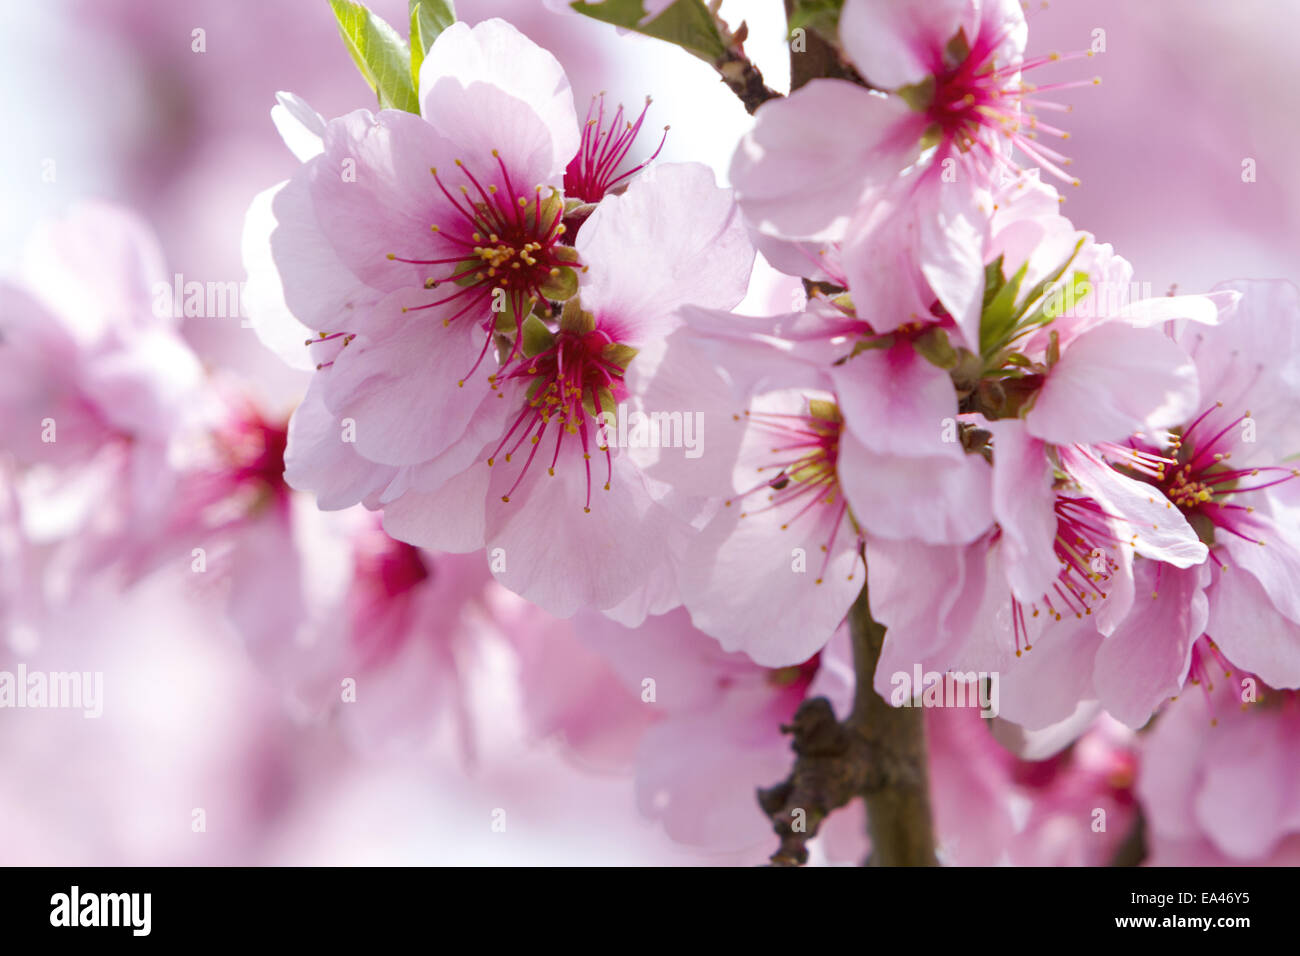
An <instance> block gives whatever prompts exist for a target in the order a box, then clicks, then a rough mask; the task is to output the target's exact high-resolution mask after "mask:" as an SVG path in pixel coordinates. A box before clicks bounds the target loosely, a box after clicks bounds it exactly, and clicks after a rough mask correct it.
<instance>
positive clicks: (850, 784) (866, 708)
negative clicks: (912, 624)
mask: <svg viewBox="0 0 1300 956" xmlns="http://www.w3.org/2000/svg"><path fill="white" fill-rule="evenodd" d="M848 619H849V632H850V637H851V639H852V642H853V669H854V675H855V678H856V687H855V691H854V698H853V710H852V712H851V713H850V714H849V717H848V718H847V719H846V720H844V721H842V722H841V721H837V720H836V719H835V714H834V711H833V710H832V709H831V705H830V703H829V702H828V701H827V700H826V699H825V698H824V697H817V698H813V699H811V700H806V701H804V702H803V704H802V705H800V707H799V710H798V711H797V712H796V713H795V716H794V720H793V721H792V722H791V723H790V724H789V725H787V726H784V727H782V728H781V730H782V732H784V733H789V734H791V735H792V736H793V737H794V741H793V743H792V745H791V746H792V748H793V750H794V752H795V754H796V757H795V762H794V767H793V768H792V769H791V771H790V776H789V777H787V778H786V779H785V780H783V781H781V782H780V783H778V784H776V785H775V786H773V787H769V788H768V789H766V790H759V792H758V802H759V806H761V807H762V808H763V812H764V813H766V814H767V815H768V817H769V818H771V820H772V828H773V830H775V831H776V833H777V835H778V836H779V837H780V838H781V844H780V847H779V848H778V849H777V851H776V852H775V853H774V854H772V863H773V865H776V866H798V865H801V864H803V863H806V862H807V861H808V848H807V843H808V841H809V840H811V839H812V838H813V837H815V836H816V835H817V831H818V830H819V829H820V827H821V824H822V821H824V820H825V819H826V817H827V816H829V815H830V814H831V812H832V811H834V810H837V809H839V808H840V807H843V806H845V805H846V804H848V803H849V802H851V801H852V800H853V799H854V798H855V797H861V798H862V799H863V800H864V801H865V802H866V807H867V821H868V832H869V834H870V836H871V858H870V860H869V861H868V863H869V865H871V866H933V865H935V863H936V860H935V856H934V831H933V827H932V824H931V822H930V792H929V773H928V771H927V763H926V750H925V725H924V724H923V722H922V711H921V710H920V709H918V708H912V707H901V708H900V707H891V706H889V704H887V703H886V702H885V701H884V700H883V699H882V698H881V697H880V696H879V695H878V694H877V693H876V692H875V689H874V687H873V686H872V684H873V678H874V675H875V670H876V664H877V662H878V661H879V659H880V649H881V646H882V645H883V644H884V640H885V629H884V627H883V626H881V625H880V624H879V623H877V622H876V621H875V620H873V619H872V617H871V610H870V603H869V597H868V593H867V588H866V586H865V585H864V586H863V588H862V593H861V594H859V595H858V599H857V600H856V601H855V602H854V603H853V607H852V608H851V609H850V611H849V618H848Z"/></svg>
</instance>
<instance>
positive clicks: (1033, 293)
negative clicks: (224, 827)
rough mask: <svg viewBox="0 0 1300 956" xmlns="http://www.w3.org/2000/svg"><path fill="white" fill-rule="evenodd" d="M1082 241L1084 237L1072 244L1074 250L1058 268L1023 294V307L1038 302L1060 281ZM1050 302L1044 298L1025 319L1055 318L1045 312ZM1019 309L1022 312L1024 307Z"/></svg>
mask: <svg viewBox="0 0 1300 956" xmlns="http://www.w3.org/2000/svg"><path fill="white" fill-rule="evenodd" d="M1084 241H1085V239H1084V238H1080V239H1079V241H1078V242H1076V243H1075V244H1074V251H1073V252H1071V253H1070V258H1068V259H1066V260H1065V261H1064V262H1062V263H1061V264H1060V266H1059V267H1058V268H1056V269H1055V270H1053V271H1052V273H1051V275H1048V276H1046V277H1045V278H1044V279H1043V281H1042V282H1040V283H1038V284H1037V285H1036V286H1034V287H1033V288H1032V289H1030V290H1029V294H1028V295H1026V296H1025V308H1028V307H1029V306H1030V305H1032V304H1033V303H1035V302H1038V300H1039V299H1042V298H1043V296H1044V295H1045V294H1046V292H1047V290H1048V289H1050V288H1051V287H1052V286H1054V285H1056V283H1057V282H1059V281H1060V279H1061V276H1063V275H1065V270H1066V269H1068V268H1070V263H1072V262H1073V261H1074V260H1075V257H1076V256H1078V255H1079V250H1080V249H1082V248H1083V243H1084ZM1050 304H1051V303H1049V302H1048V301H1047V300H1046V299H1044V301H1043V302H1041V303H1040V304H1039V307H1038V308H1037V309H1035V310H1034V315H1033V316H1030V317H1028V318H1027V319H1026V321H1027V322H1028V321H1036V318H1035V317H1043V316H1045V317H1046V318H1048V319H1049V320H1050V319H1054V318H1056V315H1055V314H1052V315H1047V314H1046V309H1047V307H1048V306H1049V305H1050ZM1021 311H1022V312H1023V311H1024V309H1022V310H1021Z"/></svg>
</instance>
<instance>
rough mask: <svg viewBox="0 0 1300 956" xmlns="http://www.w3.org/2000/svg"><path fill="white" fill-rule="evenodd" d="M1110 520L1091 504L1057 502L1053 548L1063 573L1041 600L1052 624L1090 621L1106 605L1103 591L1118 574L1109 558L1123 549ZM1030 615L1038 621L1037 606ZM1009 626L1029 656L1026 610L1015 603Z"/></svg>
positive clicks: (1087, 500) (1080, 500)
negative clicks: (1070, 616) (1069, 619)
mask: <svg viewBox="0 0 1300 956" xmlns="http://www.w3.org/2000/svg"><path fill="white" fill-rule="evenodd" d="M1108 518H1109V516H1108V515H1107V513H1106V512H1105V510H1104V509H1103V508H1102V507H1101V506H1100V505H1099V504H1097V502H1095V501H1093V500H1092V499H1091V498H1068V497H1065V496H1058V497H1057V499H1056V540H1055V541H1054V542H1053V545H1052V547H1053V550H1054V551H1055V553H1056V560H1057V561H1059V562H1060V564H1061V571H1060V574H1059V575H1057V578H1056V582H1055V583H1054V584H1053V585H1052V588H1051V590H1050V591H1048V592H1047V593H1046V594H1044V595H1043V597H1042V599H1041V602H1042V605H1043V608H1042V609H1045V610H1046V611H1047V613H1048V615H1049V616H1050V617H1051V618H1052V619H1053V620H1056V621H1059V620H1061V618H1062V617H1064V616H1065V615H1066V614H1073V615H1074V616H1075V617H1076V618H1082V617H1084V616H1086V615H1090V614H1092V609H1093V607H1094V606H1095V605H1096V604H1097V603H1098V602H1100V601H1104V600H1105V599H1106V591H1105V590H1104V588H1105V585H1106V583H1107V582H1108V581H1109V580H1110V579H1111V577H1112V576H1113V575H1114V574H1115V572H1116V571H1117V570H1119V563H1118V562H1117V561H1116V560H1115V559H1114V557H1113V556H1112V555H1113V553H1114V551H1115V550H1116V549H1117V548H1118V547H1120V545H1121V544H1122V542H1121V540H1120V539H1119V538H1118V537H1116V535H1115V534H1114V533H1113V532H1112V531H1111V530H1110V529H1109V525H1108V523H1107V522H1108ZM1030 610H1031V616H1032V617H1038V612H1039V610H1040V608H1039V607H1038V602H1035V603H1034V604H1033V605H1031V606H1030ZM1011 622H1012V631H1013V633H1014V635H1015V641H1016V656H1017V657H1019V656H1020V655H1021V651H1022V650H1024V651H1028V650H1032V649H1033V645H1031V644H1030V643H1029V629H1028V626H1027V622H1026V620H1025V609H1024V605H1022V604H1021V603H1020V602H1019V601H1018V600H1016V598H1014V597H1012V599H1011ZM1022 645H1023V647H1022Z"/></svg>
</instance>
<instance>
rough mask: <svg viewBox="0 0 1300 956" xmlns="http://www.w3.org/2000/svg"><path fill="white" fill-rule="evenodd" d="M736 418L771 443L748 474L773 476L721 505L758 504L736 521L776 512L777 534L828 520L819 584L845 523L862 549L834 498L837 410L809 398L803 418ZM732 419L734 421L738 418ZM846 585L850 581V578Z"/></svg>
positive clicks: (754, 414) (840, 423)
mask: <svg viewBox="0 0 1300 956" xmlns="http://www.w3.org/2000/svg"><path fill="white" fill-rule="evenodd" d="M742 414H743V416H744V418H745V419H747V420H748V421H749V422H750V424H751V425H752V426H754V427H757V428H759V429H760V430H761V431H762V434H763V436H764V437H765V438H768V437H770V438H771V440H772V442H773V444H772V446H771V449H770V454H771V455H772V456H774V457H773V458H772V459H771V460H769V461H765V462H764V464H762V465H759V466H757V467H756V468H755V469H754V471H755V472H756V473H757V474H759V475H764V474H765V473H771V472H775V474H773V475H771V476H770V477H763V478H762V479H761V480H760V481H759V482H758V483H757V484H756V485H754V486H753V487H751V488H749V489H748V490H746V491H743V492H741V493H740V494H738V495H737V496H736V497H735V498H728V499H727V500H726V501H725V502H724V505H725V506H726V507H728V508H730V507H731V506H732V503H733V502H734V501H744V500H746V499H750V500H755V496H761V498H760V499H758V500H761V501H762V502H763V503H762V504H761V505H760V506H759V507H758V508H756V509H754V508H748V507H747V509H746V510H745V511H742V512H741V513H740V517H741V518H742V519H744V518H749V517H752V516H754V515H759V514H765V513H767V512H777V513H778V514H779V515H780V517H781V530H782V531H786V530H789V528H790V527H791V526H792V525H795V524H797V523H800V522H806V523H808V524H810V525H812V526H816V525H817V524H818V523H819V522H821V521H824V520H827V519H829V524H830V533H829V535H828V537H827V540H826V543H825V544H823V545H821V551H822V564H821V569H820V571H819V572H818V575H817V579H816V582H815V583H817V584H821V583H822V582H823V581H824V579H825V573H826V567H827V565H828V564H830V560H831V554H832V549H833V548H834V546H835V540H836V538H837V537H838V536H839V531H840V526H841V525H842V524H843V523H844V519H845V518H848V521H849V524H850V526H851V527H852V528H853V530H854V533H855V534H856V535H857V538H858V544H859V546H861V544H862V533H861V531H860V530H859V529H858V527H857V523H856V522H855V521H854V520H853V516H852V514H850V513H849V510H848V501H847V500H846V499H845V498H844V496H843V495H842V494H841V493H840V482H839V477H838V475H837V473H836V470H835V469H836V464H837V462H838V460H839V448H840V431H841V429H842V428H843V427H844V419H843V418H842V417H841V415H840V410H839V407H838V406H836V405H835V403H834V402H831V401H826V400H824V399H811V398H810V399H808V411H807V413H805V414H781V413H776V412H760V411H749V410H746V411H745V412H743V413H742ZM735 418H736V419H737V420H740V418H741V416H740V415H737V416H735ZM855 573H856V572H855ZM849 579H850V580H852V579H853V574H850V575H849Z"/></svg>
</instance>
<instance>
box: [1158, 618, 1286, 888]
mask: <svg viewBox="0 0 1300 956" xmlns="http://www.w3.org/2000/svg"><path fill="white" fill-rule="evenodd" d="M1194 659H1195V667H1194V678H1195V680H1196V682H1197V683H1198V684H1200V685H1201V686H1200V688H1188V690H1187V692H1186V693H1184V694H1183V695H1181V696H1180V697H1179V698H1178V699H1177V700H1175V701H1173V702H1172V703H1170V704H1169V705H1168V706H1167V707H1166V708H1165V710H1164V711H1162V713H1161V715H1160V719H1159V720H1157V721H1156V723H1155V727H1154V729H1152V730H1151V732H1150V733H1149V734H1147V735H1146V736H1145V738H1144V740H1143V745H1142V764H1141V772H1140V775H1139V777H1138V785H1137V789H1138V794H1139V796H1140V797H1141V800H1142V805H1143V808H1144V809H1145V811H1146V814H1147V819H1148V822H1149V832H1150V836H1149V841H1150V843H1151V847H1152V862H1153V863H1155V864H1162V863H1163V864H1166V865H1167V864H1171V863H1172V864H1186V863H1191V862H1200V863H1203V864H1215V865H1222V864H1230V865H1241V864H1243V863H1264V864H1268V863H1274V864H1276V863H1281V862H1283V861H1285V860H1286V859H1287V858H1288V856H1289V858H1290V859H1291V861H1292V862H1294V860H1295V852H1296V846H1297V837H1298V836H1300V769H1298V768H1300V759H1298V757H1300V754H1297V746H1298V744H1297V741H1300V735H1298V734H1297V731H1298V730H1300V699H1297V697H1296V694H1295V692H1294V691H1287V690H1277V689H1275V688H1272V687H1269V686H1268V685H1267V684H1266V683H1265V682H1264V681H1262V680H1260V679H1259V678H1258V677H1256V676H1255V675H1252V674H1250V673H1249V672H1248V671H1239V670H1237V669H1236V668H1235V667H1233V666H1232V664H1231V663H1230V662H1229V661H1227V660H1226V659H1225V658H1224V657H1223V655H1222V654H1221V653H1220V652H1219V651H1218V650H1217V649H1216V648H1215V647H1214V646H1213V645H1212V644H1210V643H1209V642H1208V641H1205V640H1202V641H1200V642H1199V643H1198V644H1197V645H1196V652H1195V655H1194Z"/></svg>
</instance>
